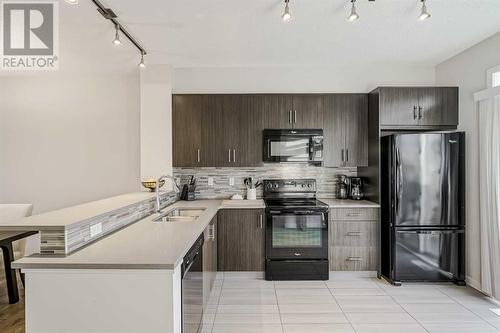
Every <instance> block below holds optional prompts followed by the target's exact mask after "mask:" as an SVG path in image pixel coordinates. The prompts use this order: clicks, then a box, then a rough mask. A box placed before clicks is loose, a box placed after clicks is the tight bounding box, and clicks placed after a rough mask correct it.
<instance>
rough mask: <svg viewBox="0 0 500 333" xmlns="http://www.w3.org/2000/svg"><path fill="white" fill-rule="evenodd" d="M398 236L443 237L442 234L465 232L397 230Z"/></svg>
mask: <svg viewBox="0 0 500 333" xmlns="http://www.w3.org/2000/svg"><path fill="white" fill-rule="evenodd" d="M396 232H397V233H398V234H418V235H440V234H441V235H442V234H448V235H449V234H463V233H465V230H462V229H460V230H397V231H396Z"/></svg>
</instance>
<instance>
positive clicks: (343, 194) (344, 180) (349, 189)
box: [337, 175, 363, 200]
mask: <svg viewBox="0 0 500 333" xmlns="http://www.w3.org/2000/svg"><path fill="white" fill-rule="evenodd" d="M337 199H343V200H344V199H353V200H361V199H363V179H362V178H360V177H348V176H346V175H338V181H337Z"/></svg>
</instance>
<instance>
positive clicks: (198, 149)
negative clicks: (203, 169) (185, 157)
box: [198, 148, 200, 163]
mask: <svg viewBox="0 0 500 333" xmlns="http://www.w3.org/2000/svg"><path fill="white" fill-rule="evenodd" d="M198 163H200V149H199V148H198Z"/></svg>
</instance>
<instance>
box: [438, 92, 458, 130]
mask: <svg viewBox="0 0 500 333" xmlns="http://www.w3.org/2000/svg"><path fill="white" fill-rule="evenodd" d="M437 89H439V91H440V98H441V101H442V102H441V103H442V105H443V117H442V124H443V125H445V126H458V114H459V113H458V112H459V110H458V87H442V88H437Z"/></svg>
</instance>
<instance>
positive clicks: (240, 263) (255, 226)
mask: <svg viewBox="0 0 500 333" xmlns="http://www.w3.org/2000/svg"><path fill="white" fill-rule="evenodd" d="M264 223H265V221H264V211H263V210H262V209H223V210H220V211H219V213H218V216H217V256H218V262H217V269H218V270H219V271H263V270H264V259H265V258H264V246H265V244H264V235H265V225H264Z"/></svg>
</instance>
